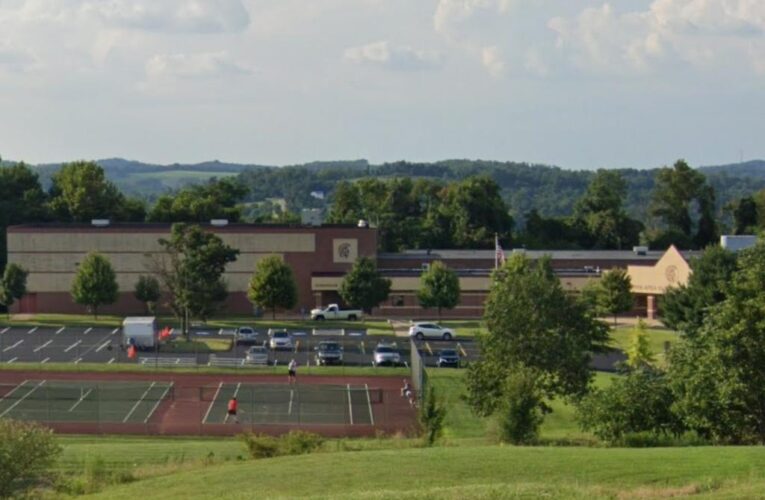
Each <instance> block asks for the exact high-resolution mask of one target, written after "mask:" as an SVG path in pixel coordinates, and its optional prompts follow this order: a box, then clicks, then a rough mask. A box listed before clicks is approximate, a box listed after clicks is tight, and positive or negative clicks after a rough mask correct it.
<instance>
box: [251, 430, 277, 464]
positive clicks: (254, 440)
mask: <svg viewBox="0 0 765 500" xmlns="http://www.w3.org/2000/svg"><path fill="white" fill-rule="evenodd" d="M242 439H244V444H245V445H246V446H247V450H248V451H249V452H250V456H251V457H252V458H255V459H257V458H271V457H275V456H277V455H279V440H278V439H277V438H275V437H273V436H267V435H264V434H255V433H254V432H250V433H247V434H244V435H242Z"/></svg>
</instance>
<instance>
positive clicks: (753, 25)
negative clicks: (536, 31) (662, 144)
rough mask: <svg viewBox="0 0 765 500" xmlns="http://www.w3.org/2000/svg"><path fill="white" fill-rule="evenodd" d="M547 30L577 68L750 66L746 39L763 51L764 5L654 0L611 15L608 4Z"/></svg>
mask: <svg viewBox="0 0 765 500" xmlns="http://www.w3.org/2000/svg"><path fill="white" fill-rule="evenodd" d="M548 27H549V28H550V29H551V30H552V31H554V32H555V33H556V35H557V41H556V45H557V47H558V49H560V50H561V51H562V52H563V53H565V54H567V56H568V59H569V60H570V61H571V62H573V63H574V65H576V66H578V67H580V68H583V69H594V70H596V71H603V72H611V73H624V72H625V71H627V72H645V71H651V70H655V69H656V68H657V67H667V66H674V65H676V64H677V63H681V65H690V66H693V67H697V68H706V69H710V68H713V67H717V66H725V67H731V66H733V65H736V64H739V65H746V66H750V67H754V64H755V63H754V62H753V61H752V60H751V58H750V57H748V55H747V47H750V46H751V43H752V39H753V38H754V39H755V40H757V41H755V42H754V44H755V45H756V46H758V47H762V48H765V47H763V43H762V36H761V35H762V34H763V33H765V2H763V1H761V0H655V1H654V2H653V3H651V5H650V6H649V7H648V8H647V9H645V10H637V11H635V10H633V11H627V12H623V13H621V12H617V10H616V9H615V8H614V7H612V5H611V4H609V3H604V4H602V5H601V6H600V7H597V8H587V9H584V10H582V11H581V12H580V13H579V14H578V15H577V16H575V17H573V18H564V17H555V18H552V19H550V21H549V22H548Z"/></svg>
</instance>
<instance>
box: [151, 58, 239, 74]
mask: <svg viewBox="0 0 765 500" xmlns="http://www.w3.org/2000/svg"><path fill="white" fill-rule="evenodd" d="M250 72H251V70H250V69H249V68H247V66H245V65H243V64H241V63H239V62H237V61H235V60H233V58H231V56H229V54H228V53H226V52H201V53H194V54H157V55H155V56H153V57H152V58H151V59H149V60H148V61H147V62H146V74H147V76H148V77H150V78H168V77H169V78H209V77H216V76H220V75H232V74H234V75H236V74H240V75H242V74H247V73H250Z"/></svg>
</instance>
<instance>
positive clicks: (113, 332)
mask: <svg viewBox="0 0 765 500" xmlns="http://www.w3.org/2000/svg"><path fill="white" fill-rule="evenodd" d="M118 331H120V327H117V328H115V329H114V330H112V333H111V335H117V332H118Z"/></svg>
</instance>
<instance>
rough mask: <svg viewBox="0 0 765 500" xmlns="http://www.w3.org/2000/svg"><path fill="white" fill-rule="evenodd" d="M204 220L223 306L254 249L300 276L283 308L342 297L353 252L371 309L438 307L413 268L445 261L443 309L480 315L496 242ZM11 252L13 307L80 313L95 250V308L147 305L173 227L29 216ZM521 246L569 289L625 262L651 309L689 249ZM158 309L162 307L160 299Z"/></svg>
mask: <svg viewBox="0 0 765 500" xmlns="http://www.w3.org/2000/svg"><path fill="white" fill-rule="evenodd" d="M213 222H214V223H210V224H203V225H202V226H203V227H204V228H205V230H207V231H212V232H214V233H215V234H217V235H218V236H220V237H221V238H222V239H223V241H224V242H225V243H226V244H228V245H230V246H232V247H233V248H236V249H238V250H239V257H238V259H237V261H236V262H233V263H231V264H229V265H228V266H227V268H226V273H225V275H224V278H225V280H226V282H227V284H228V290H229V297H228V299H227V300H226V302H225V303H224V304H223V307H222V310H223V311H224V312H226V313H231V314H252V313H253V312H254V308H253V306H252V304H250V302H249V301H248V300H247V295H246V293H247V287H248V284H249V280H250V277H251V275H252V273H253V271H254V269H255V265H256V263H257V262H258V260H259V259H261V258H263V257H265V256H268V255H278V256H280V257H281V258H282V259H284V261H285V262H286V263H287V264H289V265H290V267H291V268H292V270H293V273H294V275H295V279H296V281H297V285H298V304H297V306H296V307H295V309H294V310H293V311H289V312H288V313H289V314H294V315H298V314H300V313H301V311H308V310H310V309H311V308H313V307H316V306H319V305H326V304H329V303H334V302H338V303H342V300H341V299H340V297H339V294H338V289H339V286H340V283H341V281H342V279H343V276H344V275H345V274H346V273H347V272H348V270H349V269H350V268H351V266H352V264H353V262H354V261H355V260H356V259H357V258H358V257H360V256H365V257H369V258H372V259H376V261H377V266H378V269H380V271H381V272H382V274H384V275H385V276H386V277H388V278H389V279H390V280H391V282H392V290H391V294H390V297H389V298H388V300H387V301H386V302H385V303H383V304H381V305H380V307H379V308H377V309H376V310H375V311H374V314H375V315H379V316H385V317H400V318H407V319H414V318H427V317H433V316H435V311H429V310H424V309H422V308H421V307H420V305H419V303H418V301H417V289H418V288H419V280H420V275H421V273H422V271H423V270H424V269H427V267H428V266H429V265H430V264H431V263H433V262H435V261H442V262H444V263H445V264H446V265H447V266H448V267H449V268H451V269H453V270H454V271H456V272H457V274H458V276H459V281H460V288H461V291H462V294H461V300H460V303H459V305H458V306H457V307H456V308H455V309H453V310H451V311H444V312H443V315H444V317H455V318H456V317H465V318H469V317H479V316H481V314H482V312H483V303H484V300H485V298H486V296H487V293H488V290H489V284H490V274H491V271H492V270H493V269H494V265H495V251H494V250H427V251H426V250H409V251H404V252H400V253H377V250H376V249H377V230H376V229H374V228H369V227H358V226H352V225H321V226H276V225H255V224H229V223H227V222H226V221H213ZM7 236H8V262H14V263H16V264H19V265H20V266H22V267H24V268H25V269H27V270H28V271H29V277H28V281H27V289H28V293H27V295H26V296H25V297H23V298H22V299H21V300H20V301H19V302H17V303H16V304H15V305H14V306H13V308H12V311H13V312H15V313H85V312H86V311H85V308H84V307H83V306H80V305H77V304H75V303H74V302H73V301H72V298H71V294H70V289H71V286H72V281H73V279H74V276H75V274H76V272H77V267H78V265H79V263H80V262H82V260H83V259H84V257H85V256H86V255H87V254H88V253H89V252H92V251H98V252H100V253H101V254H103V255H104V256H106V258H108V259H109V261H110V262H111V264H112V266H113V267H114V270H115V272H116V275H117V283H118V285H119V289H120V293H119V298H118V300H117V302H116V303H114V304H112V305H110V306H104V307H103V308H101V309H99V311H100V312H103V313H104V314H124V315H130V314H138V313H142V312H143V310H144V305H143V304H142V303H140V302H139V301H138V300H137V299H136V298H135V297H134V294H133V291H134V289H135V284H136V282H137V280H138V277H139V276H141V275H146V274H151V273H152V269H154V268H155V264H154V263H155V262H156V259H157V258H159V256H161V254H162V247H161V246H160V244H159V239H160V238H168V237H169V236H170V224H150V223H135V224H133V223H109V222H108V221H94V223H93V224H58V223H56V224H28V225H20V226H12V227H9V228H8V232H7ZM513 252H523V253H524V254H525V255H526V256H527V257H528V258H530V259H538V258H541V257H542V256H549V258H550V259H551V264H552V266H553V268H554V270H555V272H556V273H557V275H558V276H559V277H560V279H561V284H562V285H563V287H564V288H565V289H566V290H569V291H571V292H574V293H575V292H577V291H579V290H581V288H582V287H583V286H585V284H586V283H587V282H588V281H590V280H595V279H599V278H600V276H601V274H602V273H603V272H604V271H606V270H609V269H612V268H615V267H620V268H625V269H628V271H629V274H630V276H631V277H632V283H633V291H634V293H635V298H636V300H635V305H636V310H635V312H634V313H636V314H642V315H647V316H649V317H653V316H655V315H656V314H657V297H658V296H659V295H661V294H663V293H664V291H665V290H666V289H667V288H668V287H670V286H676V285H679V284H682V283H685V282H686V281H687V279H688V276H689V275H690V267H689V265H688V259H689V257H691V256H692V254H693V253H692V252H681V251H678V250H677V249H675V248H674V247H671V248H670V249H669V250H667V251H654V250H648V249H645V248H636V249H635V250H634V251H630V250H583V251H570V250H564V251H559V250H549V251H547V250H545V251H531V250H529V251H526V250H508V251H507V253H508V254H510V253H513ZM160 310H162V308H161V307H160Z"/></svg>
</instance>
